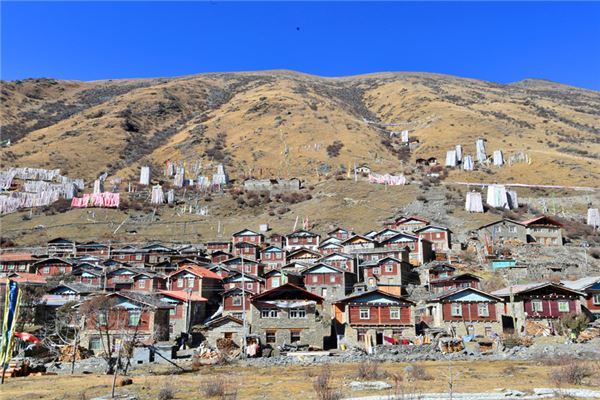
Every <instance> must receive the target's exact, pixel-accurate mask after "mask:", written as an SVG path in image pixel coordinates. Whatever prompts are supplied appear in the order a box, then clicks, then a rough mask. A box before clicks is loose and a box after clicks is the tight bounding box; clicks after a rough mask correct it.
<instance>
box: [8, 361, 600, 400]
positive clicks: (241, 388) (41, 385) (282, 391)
mask: <svg viewBox="0 0 600 400" xmlns="http://www.w3.org/2000/svg"><path fill="white" fill-rule="evenodd" d="M407 365H409V364H407V363H393V364H392V363H384V364H381V366H380V370H381V371H385V372H387V373H388V374H389V375H391V374H400V375H404V369H405V367H406V366H407ZM419 365H421V366H423V367H424V369H425V374H426V375H428V376H429V377H428V378H427V379H417V380H416V381H414V382H408V381H406V380H405V381H404V383H403V385H404V386H405V388H406V389H407V390H408V391H410V392H412V393H417V394H418V393H428V392H429V393H430V392H443V391H445V390H447V387H448V364H447V363H442V362H424V363H420V364H419ZM321 368H322V367H321V366H291V367H273V368H251V367H242V366H222V367H212V366H211V367H203V368H202V369H201V370H200V371H197V372H193V373H186V374H179V375H170V374H169V373H170V372H171V371H169V370H168V369H166V368H163V367H159V368H157V369H156V368H155V369H154V370H147V371H144V372H142V371H137V372H134V374H133V376H132V378H133V385H131V386H126V387H123V388H118V393H136V394H137V395H138V396H139V397H140V398H141V399H156V398H157V396H158V392H159V391H160V389H161V388H163V387H165V386H166V385H171V386H172V387H173V388H175V390H176V394H175V398H176V399H203V398H206V397H205V396H204V394H203V392H202V390H201V388H202V385H203V383H205V382H221V381H222V382H227V387H228V391H230V392H236V391H237V398H238V399H284V398H285V399H288V400H295V399H303V400H306V399H315V398H316V395H315V392H314V390H313V386H312V384H313V381H314V380H315V377H316V376H317V375H318V374H319V373H320V371H321ZM325 368H328V369H329V370H330V372H331V374H332V381H333V382H332V383H333V386H335V387H336V388H339V389H341V391H342V393H343V394H344V395H345V396H360V395H369V394H372V395H373V394H380V395H385V394H386V392H382V391H379V392H369V391H350V390H349V388H348V387H347V384H348V383H349V382H351V381H353V380H356V374H357V370H358V364H331V365H326V366H325ZM554 368H558V367H554V366H548V365H546V364H541V363H537V362H516V361H473V362H464V361H463V362H455V363H453V376H454V390H455V392H482V391H493V390H495V389H499V388H505V389H517V390H522V391H527V390H530V389H533V388H535V387H556V384H554V383H553V382H552V381H551V380H550V379H549V372H550V371H552V369H554ZM384 379H385V380H386V381H388V382H390V383H392V384H393V379H391V378H384ZM110 384H111V377H109V376H104V375H76V376H42V377H31V378H15V379H10V380H8V382H7V383H6V384H5V385H4V387H3V388H2V398H4V399H14V400H20V399H23V400H25V399H27V400H29V399H76V400H81V399H89V398H91V397H93V396H98V395H106V394H108V393H110ZM590 385H594V386H589V388H596V390H598V386H599V385H600V367H599V366H598V365H597V364H595V376H594V377H592V378H591V380H590Z"/></svg>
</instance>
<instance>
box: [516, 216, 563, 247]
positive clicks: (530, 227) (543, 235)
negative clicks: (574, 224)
mask: <svg viewBox="0 0 600 400" xmlns="http://www.w3.org/2000/svg"><path fill="white" fill-rule="evenodd" d="M522 224H523V225H525V227H526V228H527V237H528V239H529V240H528V241H529V242H533V243H538V244H541V245H542V246H562V245H563V237H562V224H561V223H560V222H558V221H556V220H554V219H552V218H550V217H547V216H545V215H540V216H537V217H535V218H532V219H529V220H527V221H523V222H522Z"/></svg>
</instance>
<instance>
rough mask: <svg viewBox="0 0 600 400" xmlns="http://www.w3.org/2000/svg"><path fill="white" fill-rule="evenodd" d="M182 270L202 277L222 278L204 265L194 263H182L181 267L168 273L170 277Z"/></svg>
mask: <svg viewBox="0 0 600 400" xmlns="http://www.w3.org/2000/svg"><path fill="white" fill-rule="evenodd" d="M182 271H188V272H191V273H192V274H194V275H197V276H200V277H202V278H209V279H218V280H221V279H223V278H221V276H219V275H217V274H216V273H214V272H212V271H211V270H209V269H206V268H204V267H199V266H195V265H184V266H182V267H181V268H179V269H178V270H177V271H174V272H173V273H171V275H169V277H171V276H173V275H177V274H178V273H180V272H182Z"/></svg>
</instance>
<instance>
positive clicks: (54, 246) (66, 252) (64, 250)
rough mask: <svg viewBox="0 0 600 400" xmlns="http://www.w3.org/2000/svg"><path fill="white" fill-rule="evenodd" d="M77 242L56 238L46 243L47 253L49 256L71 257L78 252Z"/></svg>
mask: <svg viewBox="0 0 600 400" xmlns="http://www.w3.org/2000/svg"><path fill="white" fill-rule="evenodd" d="M76 245H77V243H76V242H74V241H73V240H69V239H64V238H55V239H52V240H49V241H48V243H47V245H46V254H47V255H48V257H49V258H70V257H75V255H76V254H77V247H76Z"/></svg>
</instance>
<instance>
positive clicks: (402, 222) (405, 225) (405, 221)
mask: <svg viewBox="0 0 600 400" xmlns="http://www.w3.org/2000/svg"><path fill="white" fill-rule="evenodd" d="M427 225H429V221H428V220H426V219H423V218H419V217H414V216H409V217H403V218H399V219H397V220H396V226H395V228H394V229H395V230H397V231H400V232H404V233H414V232H415V231H416V230H417V229H421V228H424V227H426V226H427Z"/></svg>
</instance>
